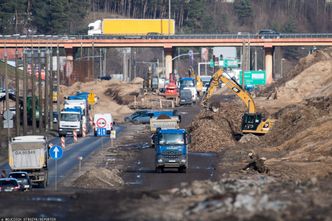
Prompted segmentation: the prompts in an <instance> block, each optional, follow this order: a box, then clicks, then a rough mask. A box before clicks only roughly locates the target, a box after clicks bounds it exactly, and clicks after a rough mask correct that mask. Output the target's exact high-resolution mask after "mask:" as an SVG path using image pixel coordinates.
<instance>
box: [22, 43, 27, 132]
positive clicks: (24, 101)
mask: <svg viewBox="0 0 332 221" xmlns="http://www.w3.org/2000/svg"><path fill="white" fill-rule="evenodd" d="M23 50H24V51H23V135H27V129H28V116H27V115H28V111H27V90H28V79H27V52H26V50H25V48H24V49H23Z"/></svg>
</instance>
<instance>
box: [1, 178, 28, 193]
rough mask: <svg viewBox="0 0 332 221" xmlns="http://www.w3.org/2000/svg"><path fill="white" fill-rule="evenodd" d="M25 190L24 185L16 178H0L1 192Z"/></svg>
mask: <svg viewBox="0 0 332 221" xmlns="http://www.w3.org/2000/svg"><path fill="white" fill-rule="evenodd" d="M15 191H24V187H23V185H22V184H20V183H19V182H18V181H17V179H14V178H2V179H0V192H15Z"/></svg>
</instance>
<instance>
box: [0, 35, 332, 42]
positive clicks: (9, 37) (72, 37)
mask: <svg viewBox="0 0 332 221" xmlns="http://www.w3.org/2000/svg"><path fill="white" fill-rule="evenodd" d="M259 38H264V39H277V38H281V39H283V38H298V39H300V38H332V33H280V34H264V35H263V36H260V35H259V34H252V33H239V34H232V33H226V34H176V35H19V34H15V35H0V40H3V39H5V40H16V39H22V40H31V39H41V40H50V41H52V40H80V39H81V40H84V39H86V40H88V39H124V40H128V39H154V40H158V39H259Z"/></svg>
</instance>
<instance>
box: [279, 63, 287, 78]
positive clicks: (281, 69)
mask: <svg viewBox="0 0 332 221" xmlns="http://www.w3.org/2000/svg"><path fill="white" fill-rule="evenodd" d="M285 60H286V59H285V58H281V61H280V78H282V77H283V76H284V73H283V67H284V65H283V62H284V61H285Z"/></svg>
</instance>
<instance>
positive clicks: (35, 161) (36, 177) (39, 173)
mask: <svg viewBox="0 0 332 221" xmlns="http://www.w3.org/2000/svg"><path fill="white" fill-rule="evenodd" d="M8 147H9V148H8V157H9V160H8V162H9V166H10V168H11V170H12V172H16V171H25V172H27V173H28V175H29V177H30V179H31V182H32V183H33V184H38V185H39V186H40V187H43V188H45V187H46V186H47V180H48V168H47V160H48V157H49V156H48V145H47V140H46V137H44V136H37V135H30V136H19V137H13V138H12V139H11V140H10V142H9V146H8Z"/></svg>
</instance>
